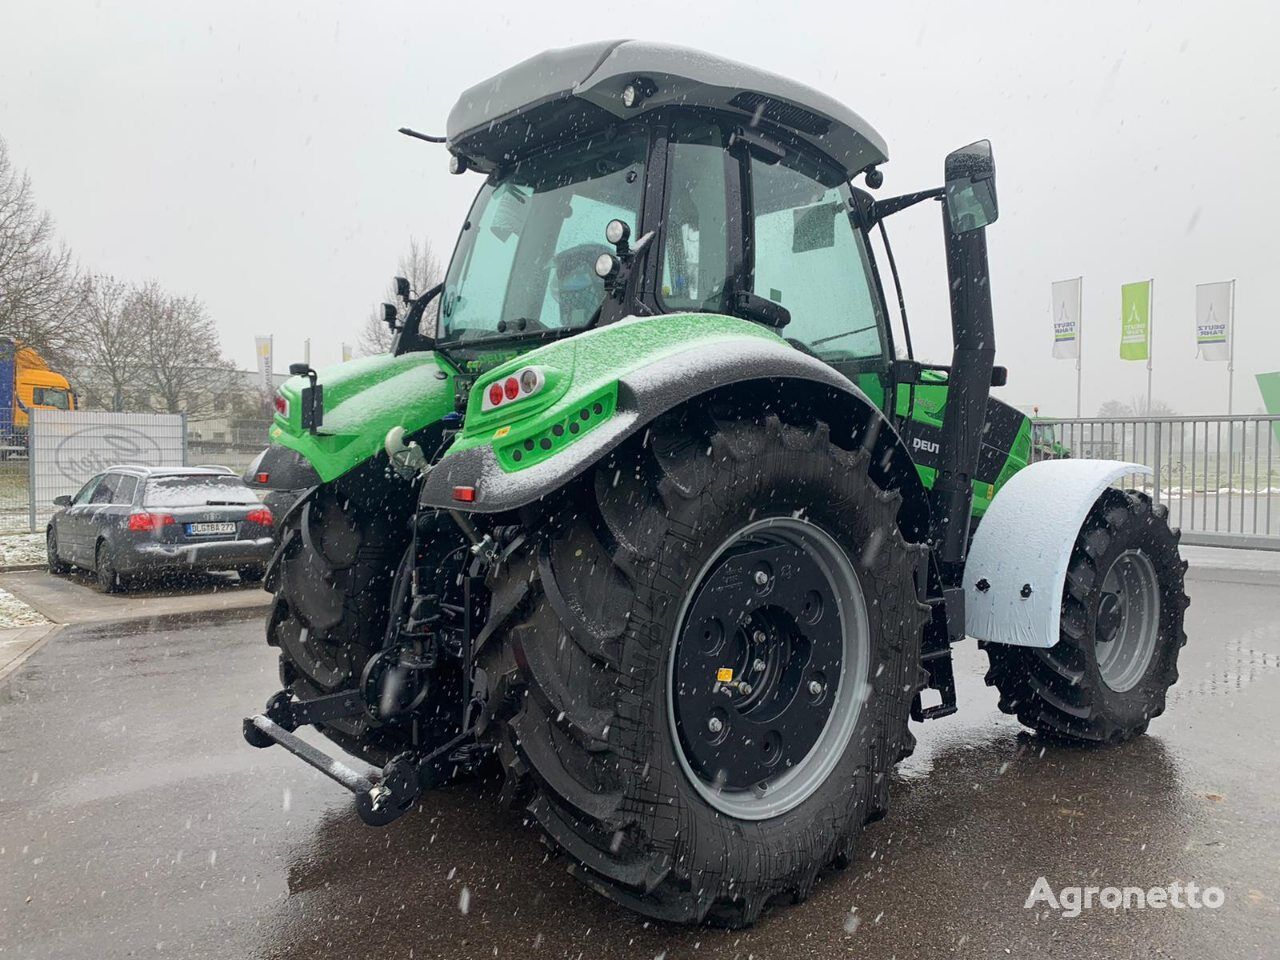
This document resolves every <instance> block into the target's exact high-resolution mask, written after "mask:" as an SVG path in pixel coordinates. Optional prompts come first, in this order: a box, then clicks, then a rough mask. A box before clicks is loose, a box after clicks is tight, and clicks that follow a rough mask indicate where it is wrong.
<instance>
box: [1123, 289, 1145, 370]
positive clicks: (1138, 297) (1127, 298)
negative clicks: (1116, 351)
mask: <svg viewBox="0 0 1280 960" xmlns="http://www.w3.org/2000/svg"><path fill="white" fill-rule="evenodd" d="M1150 347H1151V281H1150V280H1141V281H1139V282H1138V283H1126V284H1123V285H1122V286H1121V287H1120V359H1121V360H1146V359H1148V358H1149V357H1150V354H1151V351H1150Z"/></svg>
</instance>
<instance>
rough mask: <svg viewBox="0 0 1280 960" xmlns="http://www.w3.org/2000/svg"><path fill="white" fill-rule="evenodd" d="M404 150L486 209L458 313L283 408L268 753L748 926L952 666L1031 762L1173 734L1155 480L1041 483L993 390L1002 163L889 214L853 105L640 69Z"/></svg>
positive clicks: (273, 451) (569, 79)
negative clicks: (922, 228)
mask: <svg viewBox="0 0 1280 960" xmlns="http://www.w3.org/2000/svg"><path fill="white" fill-rule="evenodd" d="M408 132H409V133H410V134H413V131H408ZM414 135H416V136H419V137H421V138H422V139H429V140H443V142H445V143H446V145H447V150H448V152H449V153H450V154H451V169H452V171H453V172H454V173H456V174H460V175H461V174H466V173H467V172H468V171H475V172H476V173H477V174H478V175H479V177H480V178H482V180H483V183H482V185H481V186H480V189H479V193H478V194H477V196H476V199H475V202H474V204H473V205H472V207H471V211H470V213H469V214H468V216H467V219H466V221H465V222H464V224H463V226H462V231H461V234H460V236H459V239H458V243H457V247H456V249H455V250H454V253H453V256H452V259H451V261H450V264H449V268H448V272H447V276H446V278H445V280H444V282H443V283H441V284H440V285H439V286H436V287H433V288H432V289H430V290H425V291H417V290H410V289H409V285H408V283H407V282H402V283H401V284H400V287H401V290H400V293H401V296H402V301H403V302H402V305H401V306H399V307H396V306H388V307H387V313H388V320H389V322H391V323H392V325H393V326H394V328H395V331H396V340H395V348H394V351H393V352H392V354H391V355H387V356H378V357H370V358H367V359H363V360H356V361H353V362H349V363H344V364H342V365H340V366H337V367H333V368H330V369H326V370H323V371H318V372H317V371H314V370H311V369H310V368H308V367H307V366H306V365H298V366H296V367H295V368H292V370H291V372H293V373H295V376H294V378H293V379H291V380H290V381H289V382H288V383H286V384H285V385H284V387H283V388H282V389H281V391H280V395H279V397H278V399H277V414H276V417H275V422H274V425H273V426H272V428H271V446H270V447H269V448H268V449H267V450H266V451H264V452H263V454H262V455H261V457H260V458H259V459H258V461H257V462H256V463H255V464H254V466H253V467H251V468H250V471H249V474H248V479H249V480H250V481H251V482H254V483H256V484H258V485H259V486H263V487H268V488H274V489H278V490H299V491H304V492H303V493H302V494H301V496H300V497H299V498H298V499H297V502H296V503H295V504H294V505H293V506H292V508H291V509H289V510H288V512H287V514H286V515H285V516H283V517H282V519H281V521H280V545H279V550H278V552H277V554H276V556H275V558H274V559H273V561H272V563H271V566H270V570H269V573H268V579H267V586H268V589H270V590H271V591H272V592H273V593H274V596H275V601H274V604H273V605H272V607H271V612H270V615H269V620H268V624H267V639H268V642H269V643H270V644H271V645H272V646H274V647H276V648H278V650H279V654H280V678H281V684H282V689H281V690H280V691H279V692H278V693H276V694H275V695H274V696H273V697H272V698H271V700H270V701H269V703H268V705H267V709H266V711H265V713H264V714H263V715H260V716H254V717H250V718H248V719H246V720H245V723H244V730H245V737H246V739H247V740H248V741H249V742H250V743H252V744H253V745H255V746H260V747H266V746H270V745H272V744H279V745H282V746H284V747H285V748H287V749H288V750H290V751H292V752H293V753H295V754H296V755H297V756H299V757H300V758H301V759H303V760H304V761H306V762H308V763H311V764H312V765H313V766H315V767H317V768H318V769H320V770H321V771H323V772H324V773H325V774H327V775H328V776H329V777H331V778H333V779H334V780H336V781H337V782H339V783H340V784H342V785H343V786H345V787H347V788H348V789H349V790H351V791H352V793H353V794H354V799H355V807H356V810H357V812H358V813H359V816H360V817H361V818H363V819H364V820H365V821H367V822H369V823H371V824H381V823H386V822H389V821H391V820H393V819H395V818H396V817H398V816H400V815H402V814H404V813H406V812H408V811H410V810H411V808H412V807H413V806H414V805H415V803H416V802H417V801H418V800H419V798H420V797H421V795H422V792H423V791H424V790H427V789H430V788H431V787H433V786H435V785H438V784H440V783H442V782H444V781H446V780H448V779H449V778H451V777H453V776H456V775H458V774H459V773H460V772H464V771H473V772H476V773H479V774H481V775H489V774H494V775H498V774H500V775H501V778H502V782H503V786H502V797H503V798H504V799H505V800H507V801H509V802H510V803H512V804H515V805H519V807H521V808H522V809H524V810H526V811H527V813H528V815H529V819H530V821H531V822H533V823H536V824H537V826H538V827H539V828H540V829H541V831H542V832H543V833H544V834H545V837H546V838H547V840H548V841H549V842H550V843H551V844H552V845H553V847H554V848H555V849H557V850H558V851H560V852H561V853H562V854H563V855H564V856H565V857H566V858H567V859H568V861H569V862H570V864H571V868H572V870H573V872H574V873H575V874H576V875H577V876H578V877H580V878H581V879H582V881H583V882H585V883H586V884H588V885H589V886H591V887H592V888H594V889H596V890H597V891H599V892H600V893H602V894H604V895H605V896H607V897H609V898H611V899H612V900H614V901H616V902H617V903H619V904H622V905H625V906H627V907H629V908H631V909H633V910H636V911H639V912H641V913H643V914H646V915H648V916H651V917H655V918H661V919H663V920H668V921H678V922H701V921H712V922H717V923H721V924H727V925H732V926H738V925H744V924H750V923H751V922H753V921H754V919H755V918H756V917H757V916H758V914H759V912H760V911H761V909H762V908H764V907H765V906H766V905H767V904H768V903H770V902H771V901H774V900H775V899H777V898H779V897H784V896H785V897H789V898H792V899H794V900H798V899H802V898H803V897H804V896H805V895H806V894H807V893H808V892H809V890H810V888H811V887H812V885H813V883H814V881H815V879H816V877H817V876H818V874H819V873H820V872H821V871H823V870H824V869H826V868H828V867H830V866H832V865H839V864H841V863H843V862H846V861H848V860H849V858H850V857H851V856H853V855H854V851H855V850H856V848H857V842H858V838H859V835H860V833H861V831H862V828H863V826H864V825H865V824H867V823H868V822H870V821H873V820H875V819H876V818H879V817H881V816H883V815H884V813H885V812H886V808H887V805H888V801H889V778H890V773H891V771H892V769H893V767H894V764H896V763H897V762H898V761H900V760H902V759H903V758H904V757H906V756H907V755H908V754H910V752H911V750H912V748H913V745H914V740H913V738H912V734H911V732H910V731H909V729H908V721H909V720H911V719H915V720H917V721H919V720H925V719H931V718H937V717H943V716H946V715H948V714H950V713H953V712H954V711H955V710H956V690H955V683H954V679H953V675H952V662H951V645H952V644H953V643H955V642H957V641H960V640H962V639H964V638H966V637H969V638H973V639H976V640H977V641H978V642H979V643H980V644H981V645H983V646H984V647H985V648H986V650H987V652H988V654H989V657H990V671H989V673H988V674H987V682H988V683H989V684H993V685H994V686H995V687H997V688H998V691H999V694H1000V706H1001V709H1003V710H1005V711H1006V712H1008V713H1011V714H1014V715H1016V717H1017V718H1018V719H1019V720H1020V721H1022V723H1024V724H1026V725H1027V726H1029V727H1031V728H1032V729H1034V730H1036V731H1038V732H1039V733H1040V734H1042V735H1045V736H1047V737H1053V738H1056V739H1061V740H1069V741H1078V742H1083V743H1100V742H1105V743H1112V742H1117V741H1122V740H1125V739H1127V738H1129V737H1133V736H1136V735H1138V734H1141V733H1142V732H1143V731H1145V730H1146V728H1147V724H1148V722H1149V721H1150V720H1151V718H1153V717H1155V716H1157V715H1159V714H1160V713H1161V712H1162V711H1163V709H1164V706H1165V695H1166V690H1167V688H1168V687H1169V686H1170V685H1171V684H1172V683H1173V682H1174V681H1175V679H1176V676H1177V673H1176V661H1177V657H1178V653H1179V649H1180V647H1181V646H1182V645H1183V643H1184V642H1185V635H1184V633H1183V612H1184V608H1185V606H1186V603H1187V600H1186V598H1185V596H1184V592H1183V572H1184V569H1185V566H1184V564H1183V563H1182V561H1181V560H1180V558H1179V553H1178V534H1177V532H1176V531H1173V530H1171V529H1170V528H1169V526H1168V524H1167V522H1166V516H1167V511H1166V510H1165V509H1164V508H1163V507H1162V506H1160V505H1158V504H1153V503H1152V502H1151V500H1150V499H1149V498H1148V497H1146V496H1145V495H1144V494H1142V493H1138V492H1126V491H1124V490H1122V489H1119V488H1117V487H1116V484H1117V483H1118V482H1121V481H1122V479H1123V478H1124V477H1125V476H1127V475H1130V474H1134V473H1139V472H1142V471H1143V470H1144V468H1142V467H1140V466H1138V465H1135V464H1126V463H1113V462H1105V461H1096V460H1084V459H1060V460H1052V461H1048V462H1045V463H1036V464H1030V465H1028V462H1029V461H1030V460H1031V450H1032V430H1031V423H1030V422H1029V420H1028V419H1027V418H1026V417H1024V416H1023V415H1021V414H1020V413H1018V412H1017V411H1016V410H1014V409H1013V408H1012V407H1010V406H1007V405H1005V404H1003V403H1000V402H998V401H996V400H992V399H989V394H990V389H991V387H993V386H999V385H1001V384H1003V383H1004V381H1005V376H1006V375H1005V371H1004V370H1003V369H1001V368H1000V367H997V366H995V365H994V359H995V339H994V334H993V323H992V313H991V297H990V287H989V283H988V273H987V252H986V236H985V234H986V231H985V228H986V227H987V226H988V225H990V224H991V223H993V222H994V221H995V219H996V214H997V204H996V190H995V178H994V163H993V159H992V153H991V147H990V144H989V143H988V142H986V141H979V142H977V143H974V144H971V145H969V146H967V147H964V148H962V149H959V150H957V151H955V152H954V153H952V154H950V155H949V156H948V157H947V158H946V164H945V183H944V185H943V186H941V187H937V188H934V189H929V190H923V191H920V192H916V193H910V194H906V195H902V196H892V197H876V196H874V195H873V194H872V192H871V191H873V190H875V189H876V188H878V187H879V186H880V185H881V182H882V180H883V175H882V173H881V171H880V165H881V164H883V163H884V162H885V160H886V159H887V151H886V146H885V143H884V141H883V140H882V139H881V137H880V136H879V135H878V134H877V133H876V131H875V130H873V129H872V128H871V126H870V125H868V124H867V123H866V122H865V121H864V120H863V119H862V118H861V117H859V116H858V115H857V114H855V113H853V112H852V111H850V110H849V109H847V108H846V107H844V106H843V105H841V104H839V103H837V102H836V101H834V100H832V99H830V98H829V97H826V96H824V95H823V94H821V93H819V92H817V91H815V90H812V89H810V88H808V87H805V86H802V85H800V84H797V83H794V82H792V81H790V80H787V79H784V78H782V77H778V76H776V75H774V74H771V73H767V72H764V71H761V70H758V69H755V68H753V67H749V66H745V65H742V64H737V63H733V62H730V61H727V60H723V59H720V58H718V57H714V56H710V55H707V54H704V53H699V52H695V51H690V50H682V49H678V48H673V47H668V46H664V45H660V44H653V43H644V42H634V41H623V42H600V43H591V44H586V45H582V46H577V47H572V48H568V49H563V50H557V51H551V52H548V53H544V54H541V55H539V56H536V57H534V58H532V59H530V60H528V61H526V62H524V63H521V64H519V65H517V66H515V67H512V68H511V69H509V70H506V71H504V72H502V73H500V74H498V75H497V76H495V77H493V78H492V79H490V80H488V81H485V82H484V83H481V84H480V85H478V86H476V87H474V88H472V89H470V90H468V91H467V92H466V93H464V94H463V95H462V97H461V99H460V100H459V101H458V103H457V105H456V106H455V107H454V109H453V111H452V112H451V114H450V116H449V120H448V129H447V137H446V138H430V137H426V136H425V135H421V134H414ZM855 178H858V179H859V180H860V181H861V182H862V184H863V185H864V186H865V188H866V189H863V187H862V186H855V185H854V183H853V181H854V179H855ZM925 202H931V203H938V204H939V205H940V212H941V214H942V217H941V219H942V225H943V238H944V241H945V244H946V260H947V272H948V281H949V286H950V308H951V326H952V331H953V335H954V354H953V356H952V361H951V363H950V364H949V365H947V366H940V365H930V364H926V363H922V362H919V361H917V360H915V359H913V358H912V352H911V341H910V336H909V332H908V328H907V325H906V318H905V316H904V315H903V312H902V302H903V301H902V295H901V291H900V290H898V289H896V288H897V286H898V284H897V272H896V270H895V268H894V264H893V258H892V254H891V252H890V250H889V246H888V235H887V232H886V230H885V221H886V220H887V219H888V218H889V217H891V216H893V215H894V214H896V213H898V212H900V211H902V210H904V209H905V208H907V207H910V206H913V205H915V204H919V203H925ZM886 270H887V275H888V276H889V277H891V278H892V283H893V287H894V288H895V289H894V291H893V293H892V294H891V295H889V296H886V293H885V276H886V272H885V271H886ZM431 305H438V311H437V313H436V315H435V316H434V318H433V319H432V320H430V321H428V320H427V319H425V318H427V317H428V316H429V313H428V309H429V307H430V306H431ZM891 308H893V309H894V310H895V311H896V318H895V322H894V323H892V324H891ZM894 328H896V329H894ZM898 344H901V345H902V348H903V349H902V354H903V355H905V357H906V359H901V358H900V355H899V347H898ZM303 725H314V726H315V728H316V729H318V730H320V731H321V732H322V733H323V734H324V735H325V736H327V737H328V738H329V739H330V740H332V741H333V742H334V743H336V744H337V745H338V746H339V747H341V748H342V749H343V750H345V751H347V752H348V753H351V754H353V755H355V756H358V757H360V758H362V759H364V760H366V761H368V762H369V763H371V764H373V765H375V766H376V767H381V773H380V774H378V775H366V774H364V773H360V772H358V771H357V770H355V769H353V768H352V767H349V766H347V765H346V764H344V763H342V762H340V761H338V760H337V759H335V758H333V757H330V756H329V755H327V754H326V753H324V752H323V751H321V750H318V749H316V748H315V747H314V746H312V745H310V744H308V743H307V742H305V741H303V740H302V739H300V738H299V737H298V736H297V735H296V734H295V733H294V732H293V731H295V730H296V729H297V728H298V727H300V726H303Z"/></svg>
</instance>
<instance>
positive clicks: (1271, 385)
mask: <svg viewBox="0 0 1280 960" xmlns="http://www.w3.org/2000/svg"><path fill="white" fill-rule="evenodd" d="M1257 378H1258V392H1259V393H1260V394H1262V405H1263V406H1264V407H1266V408H1267V413H1270V414H1275V415H1280V370H1277V371H1276V372H1275V373H1259V374H1257ZM1271 429H1272V430H1273V431H1274V432H1275V435H1276V439H1277V440H1280V421H1278V422H1276V423H1273V424H1272V425H1271Z"/></svg>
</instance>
